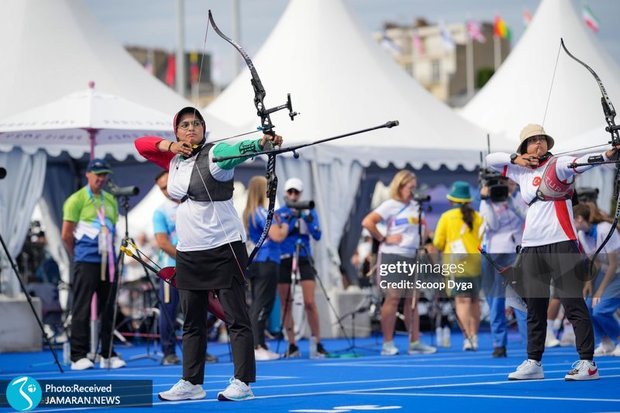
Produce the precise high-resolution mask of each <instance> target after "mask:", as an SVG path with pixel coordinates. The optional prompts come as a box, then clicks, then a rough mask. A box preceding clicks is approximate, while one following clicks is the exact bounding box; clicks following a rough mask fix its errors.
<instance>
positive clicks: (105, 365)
mask: <svg viewBox="0 0 620 413" xmlns="http://www.w3.org/2000/svg"><path fill="white" fill-rule="evenodd" d="M126 365H127V363H125V360H123V359H122V358H120V357H118V356H112V357H110V358H109V359H107V358H105V357H101V360H100V361H99V367H101V368H102V369H120V368H121V367H125V366H126Z"/></svg>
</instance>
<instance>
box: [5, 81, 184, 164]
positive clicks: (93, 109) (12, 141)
mask: <svg viewBox="0 0 620 413" xmlns="http://www.w3.org/2000/svg"><path fill="white" fill-rule="evenodd" d="M143 135H157V136H161V137H164V138H167V139H174V133H173V131H172V118H171V117H170V116H168V115H166V114H164V113H162V112H159V111H157V110H154V109H151V108H149V107H146V106H143V105H140V104H137V103H134V102H131V101H129V100H127V99H124V98H122V97H120V96H115V95H111V94H105V93H100V92H98V91H96V90H95V83H94V82H89V85H88V89H86V90H83V91H80V92H76V93H72V94H70V95H67V96H65V97H63V98H60V99H59V100H56V101H54V102H51V103H48V104H45V105H42V106H38V107H35V108H33V109H30V110H27V111H25V112H21V113H19V114H16V115H13V116H11V117H8V118H6V119H3V120H0V150H10V149H11V148H12V147H13V146H19V147H20V148H22V150H24V151H25V152H28V153H34V152H36V151H37V150H39V149H44V150H45V151H47V152H48V153H49V154H50V155H53V156H57V155H59V154H60V153H61V152H62V151H67V152H68V153H69V155H71V157H74V158H75V157H81V156H82V155H84V154H86V153H90V157H91V159H92V158H93V157H95V148H96V147H97V148H98V149H100V150H101V152H102V153H98V156H101V157H103V156H104V155H105V154H107V153H110V154H112V155H113V156H114V157H115V158H116V159H124V158H126V157H127V155H129V154H134V153H135V150H134V148H133V145H127V144H128V143H131V142H133V141H134V140H135V139H136V138H138V137H140V136H143ZM98 152H100V151H99V150H98Z"/></svg>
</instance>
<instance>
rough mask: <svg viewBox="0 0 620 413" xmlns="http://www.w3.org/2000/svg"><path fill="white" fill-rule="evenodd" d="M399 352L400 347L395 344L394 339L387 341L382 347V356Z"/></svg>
mask: <svg viewBox="0 0 620 413" xmlns="http://www.w3.org/2000/svg"><path fill="white" fill-rule="evenodd" d="M397 354H398V348H396V346H395V345H394V342H393V341H386V342H385V343H383V346H382V347H381V355H382V356H395V355H397Z"/></svg>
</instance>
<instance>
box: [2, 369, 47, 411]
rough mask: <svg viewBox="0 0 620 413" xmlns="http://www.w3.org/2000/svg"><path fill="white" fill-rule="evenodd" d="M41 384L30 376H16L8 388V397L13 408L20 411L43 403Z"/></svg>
mask: <svg viewBox="0 0 620 413" xmlns="http://www.w3.org/2000/svg"><path fill="white" fill-rule="evenodd" d="M42 395H43V392H42V391H41V386H40V385H39V382H38V381H36V380H35V379H33V378H32V377H28V376H21V377H16V378H14V379H13V380H11V382H10V383H9V385H8V387H7V388H6V399H7V401H8V402H9V404H10V405H11V407H12V408H14V409H15V410H18V411H20V412H27V411H29V410H32V409H34V408H35V407H37V406H38V405H39V403H41V396H42Z"/></svg>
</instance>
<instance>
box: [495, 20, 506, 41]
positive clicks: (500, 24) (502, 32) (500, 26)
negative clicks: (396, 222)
mask: <svg viewBox="0 0 620 413" xmlns="http://www.w3.org/2000/svg"><path fill="white" fill-rule="evenodd" d="M493 34H494V35H495V37H499V38H500V39H509V38H510V30H509V29H508V26H506V22H505V21H504V19H502V18H501V17H500V16H495V22H494V24H493Z"/></svg>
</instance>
